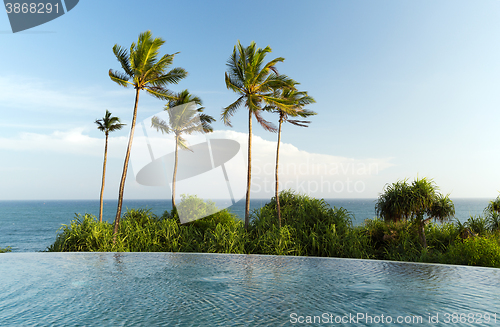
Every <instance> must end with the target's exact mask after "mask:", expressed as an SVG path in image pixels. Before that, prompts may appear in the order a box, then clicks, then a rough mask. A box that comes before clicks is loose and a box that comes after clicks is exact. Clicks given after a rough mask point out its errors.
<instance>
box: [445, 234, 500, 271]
mask: <svg viewBox="0 0 500 327" xmlns="http://www.w3.org/2000/svg"><path fill="white" fill-rule="evenodd" d="M442 262H443V263H452V264H460V265H470V266H483V267H497V268H500V244H499V239H498V236H495V235H489V236H487V237H479V236H478V237H470V238H468V239H466V240H464V241H463V242H455V243H454V244H453V245H452V246H450V248H449V249H448V251H447V252H446V253H445V254H444V256H443V260H442Z"/></svg>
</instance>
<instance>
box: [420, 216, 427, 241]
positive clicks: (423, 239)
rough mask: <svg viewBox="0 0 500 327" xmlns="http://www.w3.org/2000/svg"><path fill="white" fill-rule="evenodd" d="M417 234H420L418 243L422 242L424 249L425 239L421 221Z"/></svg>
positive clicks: (423, 226) (423, 224) (423, 225)
mask: <svg viewBox="0 0 500 327" xmlns="http://www.w3.org/2000/svg"><path fill="white" fill-rule="evenodd" d="M419 232H420V233H419V234H420V241H421V242H422V246H423V247H424V248H427V239H426V237H425V223H424V221H423V220H421V221H420V226H419Z"/></svg>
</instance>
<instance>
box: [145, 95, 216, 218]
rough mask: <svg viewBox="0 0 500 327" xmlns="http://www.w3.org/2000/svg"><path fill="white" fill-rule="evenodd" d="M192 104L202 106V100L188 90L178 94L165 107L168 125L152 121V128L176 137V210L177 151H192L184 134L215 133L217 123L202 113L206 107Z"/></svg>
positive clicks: (155, 119)
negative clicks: (214, 123)
mask: <svg viewBox="0 0 500 327" xmlns="http://www.w3.org/2000/svg"><path fill="white" fill-rule="evenodd" d="M191 103H192V104H196V105H198V106H201V105H202V101H201V99H200V98H198V97H197V96H194V95H192V94H190V93H189V92H188V90H184V91H182V92H180V93H178V94H176V95H175V99H173V100H170V101H168V103H167V104H166V105H165V110H166V111H167V113H168V123H167V122H166V121H164V120H162V119H160V118H158V117H156V116H154V117H153V118H152V119H151V127H154V128H155V129H156V130H157V131H161V132H162V134H163V133H165V134H170V133H173V134H174V137H175V163H174V175H173V177H172V208H173V209H174V210H175V209H176V207H175V182H176V178H177V160H178V155H177V150H178V149H179V148H181V149H183V150H190V149H189V147H188V145H187V142H186V140H185V139H184V138H183V137H182V134H188V135H190V134H193V133H201V132H203V133H209V132H213V128H212V126H210V123H212V122H214V121H215V119H214V118H213V117H212V116H209V115H206V114H203V113H202V112H203V110H204V109H205V108H204V107H200V108H197V109H193V108H194V107H192V106H190V104H191ZM190 151H191V150H190Z"/></svg>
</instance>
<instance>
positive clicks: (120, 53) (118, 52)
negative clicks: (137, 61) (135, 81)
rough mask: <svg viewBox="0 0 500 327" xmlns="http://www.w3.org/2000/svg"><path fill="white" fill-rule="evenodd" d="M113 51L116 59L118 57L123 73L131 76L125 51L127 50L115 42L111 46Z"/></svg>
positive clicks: (127, 55)
mask: <svg viewBox="0 0 500 327" xmlns="http://www.w3.org/2000/svg"><path fill="white" fill-rule="evenodd" d="M113 53H114V54H115V56H116V59H118V62H119V63H120V65H121V66H122V68H123V70H124V71H125V74H127V75H128V76H129V77H130V76H132V75H133V72H132V68H131V67H130V60H129V54H128V53H127V50H125V49H124V48H122V47H121V46H119V45H118V44H115V45H114V46H113Z"/></svg>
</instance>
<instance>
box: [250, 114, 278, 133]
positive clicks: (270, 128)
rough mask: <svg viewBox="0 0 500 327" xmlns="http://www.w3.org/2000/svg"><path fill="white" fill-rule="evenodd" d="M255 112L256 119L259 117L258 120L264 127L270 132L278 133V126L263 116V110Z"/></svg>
mask: <svg viewBox="0 0 500 327" xmlns="http://www.w3.org/2000/svg"><path fill="white" fill-rule="evenodd" d="M253 114H254V116H255V119H257V122H258V123H259V124H260V126H262V128H264V129H265V130H266V131H268V132H273V133H276V131H277V130H278V129H277V128H276V126H274V124H273V123H271V122H269V121H267V120H265V119H264V118H262V116H261V112H260V111H259V110H256V111H254V112H253Z"/></svg>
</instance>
